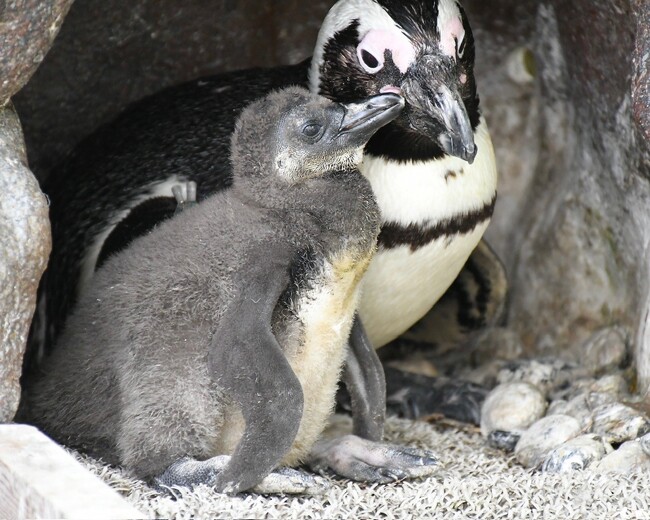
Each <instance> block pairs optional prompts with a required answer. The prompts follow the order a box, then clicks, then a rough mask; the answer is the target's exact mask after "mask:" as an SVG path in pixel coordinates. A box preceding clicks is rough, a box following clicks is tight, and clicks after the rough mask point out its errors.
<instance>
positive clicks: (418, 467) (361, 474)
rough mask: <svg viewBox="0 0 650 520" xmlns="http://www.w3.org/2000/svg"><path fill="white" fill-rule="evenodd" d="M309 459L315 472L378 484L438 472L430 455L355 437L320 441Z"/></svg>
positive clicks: (436, 461) (436, 463)
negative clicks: (329, 473)
mask: <svg viewBox="0 0 650 520" xmlns="http://www.w3.org/2000/svg"><path fill="white" fill-rule="evenodd" d="M309 457H310V459H309V461H308V465H309V467H310V468H311V469H312V470H313V471H317V472H319V473H321V474H323V473H326V472H332V473H334V474H336V475H338V476H340V477H345V478H349V479H350V480H356V481H359V482H376V483H379V484H388V483H390V482H396V481H399V480H405V479H408V478H418V477H426V476H429V475H431V474H433V473H434V472H436V471H437V469H438V459H437V458H436V457H435V455H434V454H433V453H432V452H431V451H428V450H421V449H417V448H409V447H405V446H399V445H396V444H388V443H384V442H374V441H369V440H367V439H362V438H361V437H357V436H356V435H345V436H343V437H338V438H336V439H333V440H329V441H326V440H321V441H319V442H317V443H316V445H315V446H314V447H313V448H312V451H311V453H310V456H309Z"/></svg>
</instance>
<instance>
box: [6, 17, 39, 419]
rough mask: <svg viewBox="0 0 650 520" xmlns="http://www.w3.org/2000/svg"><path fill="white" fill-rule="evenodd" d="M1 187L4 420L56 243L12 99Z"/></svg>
mask: <svg viewBox="0 0 650 520" xmlns="http://www.w3.org/2000/svg"><path fill="white" fill-rule="evenodd" d="M1 27H2V24H0V28H1ZM0 30H1V29H0ZM1 52H2V51H0V53H1ZM0 193H1V194H2V196H0V423H3V422H8V421H10V420H11V419H13V417H14V414H15V412H16V409H17V407H18V400H19V398H20V384H19V378H20V375H21V370H22V359H23V354H24V351H25V345H26V342H27V333H28V331H29V326H30V323H31V319H32V315H33V314H34V306H35V304H36V291H37V289H38V282H39V280H40V278H41V275H42V274H43V271H44V270H45V266H46V265H47V259H48V255H49V253H50V248H51V237H50V223H49V218H48V209H47V202H46V200H45V197H44V196H43V193H41V190H40V188H39V186H38V183H37V182H36V179H35V178H34V176H33V175H32V172H31V171H30V170H29V169H28V167H27V160H26V158H25V144H24V142H23V136H22V131H21V128H20V122H19V120H18V116H17V115H16V113H15V111H14V110H13V107H12V106H11V105H8V106H7V107H6V108H4V109H0Z"/></svg>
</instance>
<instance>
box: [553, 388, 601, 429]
mask: <svg viewBox="0 0 650 520" xmlns="http://www.w3.org/2000/svg"><path fill="white" fill-rule="evenodd" d="M588 397H589V394H587V393H583V394H580V395H578V396H576V397H574V398H573V399H571V400H570V401H568V402H567V403H566V405H565V406H564V407H558V409H557V412H559V413H561V414H564V415H569V416H571V417H573V418H574V419H576V420H577V421H578V422H579V423H580V430H581V431H584V432H586V431H589V430H591V427H592V425H593V422H594V419H593V414H592V409H591V406H589V402H588ZM548 415H551V413H550V412H549V413H548Z"/></svg>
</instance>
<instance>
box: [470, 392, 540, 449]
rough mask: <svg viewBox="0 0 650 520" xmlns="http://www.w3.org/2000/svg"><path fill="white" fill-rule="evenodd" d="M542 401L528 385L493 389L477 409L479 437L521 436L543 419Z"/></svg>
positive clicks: (538, 393)
mask: <svg viewBox="0 0 650 520" xmlns="http://www.w3.org/2000/svg"><path fill="white" fill-rule="evenodd" d="M545 411H546V399H545V398H544V395H543V394H542V393H541V392H540V391H539V390H538V389H537V388H535V387H534V386H533V385H531V384H529V383H504V384H502V385H499V386H497V387H496V388H494V389H493V390H492V391H491V392H490V393H489V394H488V396H487V397H486V398H485V401H484V403H483V407H482V408H481V433H482V434H483V436H484V437H487V436H488V435H489V434H490V432H493V431H502V432H513V433H521V432H523V431H524V430H525V429H527V428H528V427H529V426H530V425H531V424H533V423H534V422H535V421H537V420H538V419H539V418H540V417H542V416H543V415H544V412H545Z"/></svg>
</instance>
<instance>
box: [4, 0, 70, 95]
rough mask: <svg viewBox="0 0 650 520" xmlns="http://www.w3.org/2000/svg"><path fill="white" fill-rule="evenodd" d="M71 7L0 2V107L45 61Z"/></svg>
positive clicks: (57, 1) (60, 0) (41, 1)
mask: <svg viewBox="0 0 650 520" xmlns="http://www.w3.org/2000/svg"><path fill="white" fill-rule="evenodd" d="M71 4H72V0H23V1H21V2H8V3H7V2H2V3H0V20H2V23H0V70H1V71H2V78H1V79H0V107H1V106H4V105H5V103H6V102H7V101H8V100H9V98H10V97H11V96H13V95H14V94H15V93H16V92H18V91H19V90H20V89H21V88H22V87H23V86H24V85H25V83H27V80H28V79H29V78H30V77H31V76H32V74H34V71H35V70H36V68H37V67H38V66H39V65H40V63H41V61H43V58H44V57H45V55H46V54H47V51H48V50H49V49H50V46H51V45H52V42H53V41H54V37H55V36H56V35H57V33H58V32H59V28H60V27H61V24H62V23H63V18H64V17H65V15H66V13H67V12H68V9H69V8H70V5H71Z"/></svg>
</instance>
